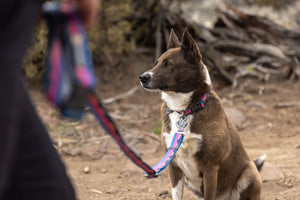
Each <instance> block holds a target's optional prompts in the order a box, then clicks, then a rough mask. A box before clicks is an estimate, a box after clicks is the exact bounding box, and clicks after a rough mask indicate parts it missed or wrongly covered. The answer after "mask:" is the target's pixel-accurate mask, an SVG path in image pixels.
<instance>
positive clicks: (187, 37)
mask: <svg viewBox="0 0 300 200" xmlns="http://www.w3.org/2000/svg"><path fill="white" fill-rule="evenodd" d="M181 51H182V52H183V56H184V58H185V59H186V60H188V61H189V62H192V63H199V62H200V60H201V59H202V56H201V53H200V51H199V48H198V46H197V44H196V43H195V41H194V39H193V37H192V35H191V34H190V33H189V31H188V29H187V28H185V29H184V32H183V35H182V39H181Z"/></svg>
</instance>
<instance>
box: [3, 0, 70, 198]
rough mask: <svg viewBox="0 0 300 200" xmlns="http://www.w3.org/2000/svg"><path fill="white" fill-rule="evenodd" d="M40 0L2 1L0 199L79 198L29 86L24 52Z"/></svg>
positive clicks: (37, 14)
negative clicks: (25, 78) (23, 79)
mask: <svg viewBox="0 0 300 200" xmlns="http://www.w3.org/2000/svg"><path fill="white" fill-rule="evenodd" d="M40 6H41V4H40V3H39V1H37V0H9V1H0V13H1V15H0V30H1V31H0V60H1V62H0V200H12V199H18V200H20V199H28V200H35V199H39V200H40V199H43V200H47V199H51V200H54V199H55V200H69V199H71V200H74V199H75V193H74V190H73V188H72V185H71V183H70V180H69V179H68V177H67V175H66V172H65V168H64V166H63V164H62V162H61V160H60V159H59V156H58V154H57V152H56V150H55V149H54V148H53V146H52V144H51V140H50V138H49V136H48V135H47V132H46V130H45V128H44V127H43V125H42V124H41V122H40V120H39V118H38V116H37V114H36V113H35V111H34V108H33V106H32V105H31V103H30V100H29V98H28V96H27V95H26V92H25V90H24V88H23V87H22V86H21V84H20V77H21V64H22V58H23V56H24V54H25V51H26V48H27V45H28V44H29V41H30V40H31V35H32V32H33V29H34V26H35V24H36V21H37V19H38V16H39V14H40V13H39V12H40Z"/></svg>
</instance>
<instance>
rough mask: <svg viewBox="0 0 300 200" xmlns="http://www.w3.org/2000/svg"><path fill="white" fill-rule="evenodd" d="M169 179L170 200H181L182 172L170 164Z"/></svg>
mask: <svg viewBox="0 0 300 200" xmlns="http://www.w3.org/2000/svg"><path fill="white" fill-rule="evenodd" d="M169 177H170V179H171V184H172V199H173V200H182V195H183V186H184V183H183V172H182V171H181V169H179V168H178V167H177V166H174V165H173V164H172V163H170V165H169Z"/></svg>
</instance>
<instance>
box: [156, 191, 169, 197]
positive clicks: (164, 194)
mask: <svg viewBox="0 0 300 200" xmlns="http://www.w3.org/2000/svg"><path fill="white" fill-rule="evenodd" d="M168 195H169V192H168V191H167V190H164V191H161V192H159V193H158V194H157V196H158V197H161V198H163V199H166V198H167V197H168Z"/></svg>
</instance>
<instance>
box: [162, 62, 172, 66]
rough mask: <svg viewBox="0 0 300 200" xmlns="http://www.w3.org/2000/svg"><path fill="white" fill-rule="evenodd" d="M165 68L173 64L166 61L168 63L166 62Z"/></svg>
mask: <svg viewBox="0 0 300 200" xmlns="http://www.w3.org/2000/svg"><path fill="white" fill-rule="evenodd" d="M164 66H165V67H169V66H172V63H170V62H168V61H166V62H165V64H164Z"/></svg>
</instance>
